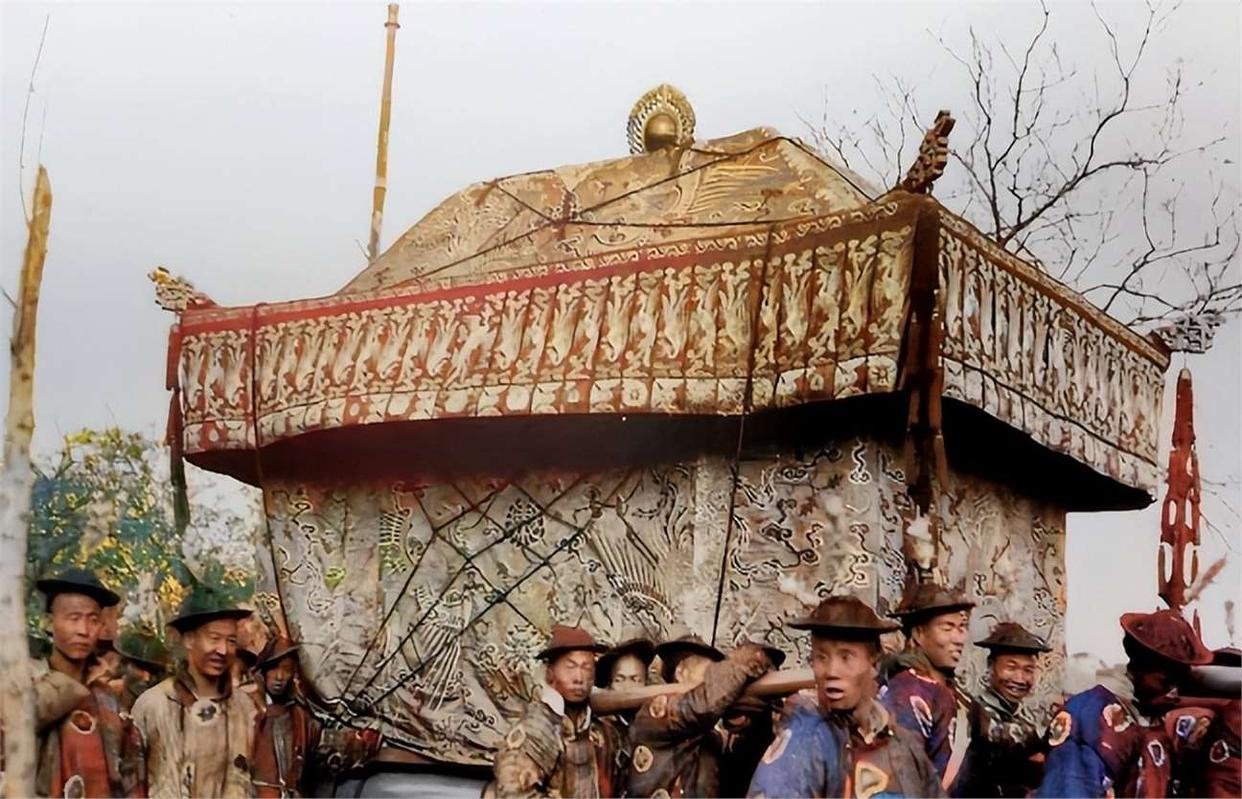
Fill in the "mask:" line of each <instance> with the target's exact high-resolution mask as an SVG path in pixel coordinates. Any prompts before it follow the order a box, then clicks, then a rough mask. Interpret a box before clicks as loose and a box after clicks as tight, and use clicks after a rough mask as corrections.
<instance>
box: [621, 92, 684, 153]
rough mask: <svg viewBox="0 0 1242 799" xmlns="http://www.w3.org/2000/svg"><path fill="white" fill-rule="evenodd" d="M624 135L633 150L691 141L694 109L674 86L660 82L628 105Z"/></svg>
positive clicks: (680, 144)
mask: <svg viewBox="0 0 1242 799" xmlns="http://www.w3.org/2000/svg"><path fill="white" fill-rule="evenodd" d="M625 138H626V141H628V142H629V145H630V152H631V153H635V154H637V153H651V152H655V151H656V150H660V149H663V148H665V147H674V146H678V147H684V146H686V145H688V144H690V142H692V141H694V109H693V108H691V107H690V101H688V100H687V99H686V95H684V94H682V93H681V92H680V91H679V90H678V89H677V88H676V87H673V86H670V85H668V84H667V83H661V84H660V85H659V86H657V87H655V88H654V89H652V90H651V91H649V92H647V93H646V94H644V95H643V96H642V97H639V98H638V102H636V103H634V107H633V108H632V109H630V118H629V122H628V123H627V124H626V126H625Z"/></svg>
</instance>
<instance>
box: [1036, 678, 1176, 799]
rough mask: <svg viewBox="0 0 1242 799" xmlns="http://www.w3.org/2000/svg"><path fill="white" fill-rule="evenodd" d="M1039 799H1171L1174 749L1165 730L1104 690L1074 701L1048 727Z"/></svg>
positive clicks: (1098, 686) (1068, 702)
mask: <svg viewBox="0 0 1242 799" xmlns="http://www.w3.org/2000/svg"><path fill="white" fill-rule="evenodd" d="M1048 745H1049V747H1050V748H1049V750H1048V759H1047V761H1046V763H1045V765H1044V779H1043V782H1042V783H1040V786H1039V790H1038V791H1037V792H1036V794H1035V795H1036V796H1065V797H1105V796H1153V797H1154V796H1166V795H1167V792H1168V787H1169V777H1170V774H1171V771H1172V763H1171V762H1170V754H1171V750H1170V746H1169V740H1168V738H1167V736H1166V735H1165V734H1164V730H1163V729H1162V727H1161V726H1160V725H1152V724H1150V723H1148V722H1147V721H1146V720H1145V719H1143V718H1142V717H1141V716H1140V715H1139V714H1138V713H1137V711H1136V710H1135V709H1134V707H1133V706H1132V705H1131V704H1130V703H1129V702H1127V701H1125V700H1122V699H1121V698H1119V697H1118V696H1117V695H1116V694H1114V693H1113V692H1112V691H1110V690H1108V689H1107V688H1105V687H1104V686H1102V685H1097V686H1095V687H1094V688H1092V689H1090V690H1088V691H1084V692H1082V693H1081V694H1077V695H1075V696H1072V697H1070V699H1069V701H1067V702H1066V703H1065V707H1064V708H1063V709H1062V710H1060V711H1059V712H1058V713H1057V714H1056V715H1055V716H1054V717H1053V719H1052V723H1051V724H1050V725H1049V727H1048Z"/></svg>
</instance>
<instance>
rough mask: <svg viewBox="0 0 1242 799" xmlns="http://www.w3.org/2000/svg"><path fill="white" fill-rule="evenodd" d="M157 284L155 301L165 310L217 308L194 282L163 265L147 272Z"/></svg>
mask: <svg viewBox="0 0 1242 799" xmlns="http://www.w3.org/2000/svg"><path fill="white" fill-rule="evenodd" d="M147 277H148V278H149V279H150V280H151V282H152V283H154V284H155V302H156V304H157V305H159V306H160V307H161V308H163V309H164V310H165V311H174V312H180V311H185V310H189V309H192V308H215V307H216V304H215V302H213V301H212V300H211V298H210V297H208V296H207V295H206V294H203V293H202V292H201V291H199V290H197V289H196V288H194V284H193V283H191V282H190V281H188V280H186V279H185V278H180V277H177V276H176V275H174V274H173V273H172V272H169V271H168V270H167V269H165V268H164V267H162V266H157V267H155V269H153V270H151V271H150V272H148V273H147Z"/></svg>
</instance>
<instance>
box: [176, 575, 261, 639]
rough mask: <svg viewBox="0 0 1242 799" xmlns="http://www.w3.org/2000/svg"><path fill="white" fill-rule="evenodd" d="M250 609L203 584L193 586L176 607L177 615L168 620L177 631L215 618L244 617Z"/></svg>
mask: <svg viewBox="0 0 1242 799" xmlns="http://www.w3.org/2000/svg"><path fill="white" fill-rule="evenodd" d="M250 613H251V612H250V611H249V610H246V609H245V608H239V607H237V606H236V605H234V604H233V603H232V602H229V601H228V600H227V599H225V598H224V597H222V596H220V594H219V593H217V592H216V591H214V590H212V589H210V588H207V587H205V586H201V585H200V586H195V587H194V589H193V590H192V591H190V593H189V595H188V596H186V598H185V599H184V600H182V602H181V607H179V608H177V616H176V617H175V618H174V619H173V620H172V621H170V622H169V624H171V625H172V626H173V628H174V629H176V630H177V632H182V633H184V632H187V631H189V630H195V629H197V628H199V627H201V626H203V625H204V624H206V623H207V622H209V621H215V620H216V619H244V618H246V617H247V616H249V615H250Z"/></svg>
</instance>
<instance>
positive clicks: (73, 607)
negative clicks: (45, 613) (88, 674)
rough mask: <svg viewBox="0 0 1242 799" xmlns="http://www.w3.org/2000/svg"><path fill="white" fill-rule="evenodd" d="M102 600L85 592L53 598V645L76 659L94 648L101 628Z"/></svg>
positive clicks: (85, 657) (84, 657)
mask: <svg viewBox="0 0 1242 799" xmlns="http://www.w3.org/2000/svg"><path fill="white" fill-rule="evenodd" d="M100 613H101V611H100V607H99V603H98V602H96V601H95V600H94V599H91V598H90V597H89V596H86V595H85V594H57V595H56V596H55V598H53V599H52V610H51V617H52V646H54V647H55V648H56V651H58V652H60V653H61V654H62V655H64V656H65V657H66V658H68V659H69V660H71V661H74V662H75V663H79V662H81V661H84V660H86V659H87V658H88V657H90V656H91V655H92V654H94V652H95V645H96V644H97V643H98V642H99V631H100V629H101V619H100Z"/></svg>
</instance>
